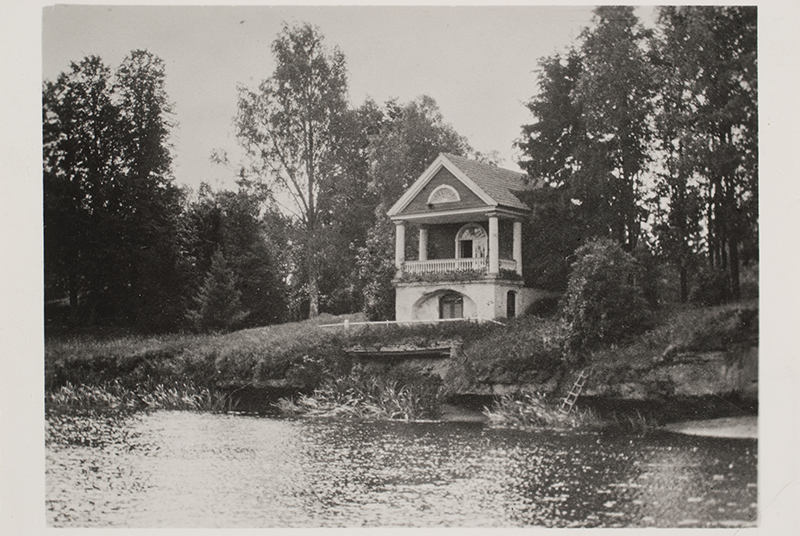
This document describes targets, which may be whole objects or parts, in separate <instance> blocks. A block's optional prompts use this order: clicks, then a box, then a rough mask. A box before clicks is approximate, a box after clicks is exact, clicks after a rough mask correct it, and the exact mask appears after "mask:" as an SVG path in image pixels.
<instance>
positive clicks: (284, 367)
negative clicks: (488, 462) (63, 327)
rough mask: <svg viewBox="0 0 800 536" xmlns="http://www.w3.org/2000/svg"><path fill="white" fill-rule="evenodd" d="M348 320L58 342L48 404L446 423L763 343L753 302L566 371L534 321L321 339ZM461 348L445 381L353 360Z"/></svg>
mask: <svg viewBox="0 0 800 536" xmlns="http://www.w3.org/2000/svg"><path fill="white" fill-rule="evenodd" d="M345 319H348V320H351V321H355V320H359V318H358V317H357V316H348V317H331V316H327V315H326V316H321V317H319V318H317V319H315V320H313V321H311V320H309V321H305V322H298V323H291V324H282V325H275V326H269V327H264V328H257V329H248V330H242V331H237V332H233V333H228V334H224V335H195V334H174V335H163V336H150V337H145V336H137V335H130V334H123V335H117V336H102V335H100V336H89V335H82V336H64V335H59V336H48V337H46V340H45V387H46V396H47V404H48V407H90V406H97V407H110V408H131V409H142V408H145V409H146V408H159V407H166V408H176V409H199V410H220V409H223V408H230V407H231V404H230V402H231V398H230V395H231V393H232V392H236V391H237V390H242V389H244V388H245V387H247V386H261V387H262V388H263V387H264V386H276V385H278V386H282V387H283V392H282V393H278V395H279V396H283V397H284V401H283V402H282V405H281V406H280V408H281V409H282V410H283V411H284V412H289V413H295V414H298V413H306V414H312V415H322V414H335V413H337V412H338V413H339V414H342V415H344V414H350V415H354V416H370V415H371V416H378V417H380V418H400V419H417V418H436V416H437V408H438V405H439V404H440V403H441V402H442V401H444V400H446V398H447V397H448V396H449V395H453V394H458V393H459V392H468V391H470V390H473V391H474V390H476V389H479V388H481V389H489V390H488V391H487V392H491V389H490V388H491V386H493V385H498V384H499V385H509V384H516V385H525V384H529V385H537V384H545V383H546V382H550V384H551V385H555V384H559V385H560V388H563V387H564V385H566V383H569V377H570V376H569V375H570V373H571V372H572V371H573V370H574V369H577V368H580V367H582V366H585V364H587V363H592V364H593V365H594V370H593V373H592V381H597V382H611V381H619V380H620V378H628V379H636V377H637V376H641V375H642V374H644V373H645V372H646V371H648V370H651V369H652V368H653V367H657V366H659V365H660V364H661V363H663V362H665V361H669V360H670V359H673V358H675V356H677V355H681V354H684V353H686V352H693V351H694V352H701V351H714V350H720V351H725V350H727V349H729V348H731V347H733V346H736V345H741V344H757V338H758V304H757V301H755V300H753V301H750V302H741V303H737V304H730V305H725V306H719V307H708V308H697V307H678V306H673V307H666V308H663V309H662V310H661V311H660V312H659V320H658V322H657V325H656V327H655V328H654V329H652V330H651V331H649V332H647V333H644V334H643V335H641V336H638V337H636V338H632V339H631V340H629V341H626V342H625V343H623V344H620V345H617V346H608V347H604V348H600V349H598V350H595V351H594V352H592V353H589V354H586V355H584V356H581V358H580V359H577V360H576V359H575V358H574V356H573V357H572V358H571V359H569V360H566V359H565V357H566V353H565V348H566V344H565V333H564V330H563V327H562V326H561V324H560V323H559V322H558V321H556V320H554V319H542V318H536V317H524V318H519V319H515V320H513V321H510V322H508V323H506V324H504V325H497V324H492V323H489V324H480V325H476V324H470V323H444V324H440V325H415V326H394V325H374V326H369V327H364V328H358V329H355V328H351V330H350V331H349V332H345V331H344V330H343V329H341V328H324V327H320V325H321V324H329V323H340V322H342V321H344V320H345ZM454 339H455V340H459V341H461V343H462V345H463V346H462V348H463V352H462V355H461V356H460V358H459V359H458V360H457V363H454V364H453V366H452V367H451V368H452V371H450V372H449V373H448V374H449V375H445V377H440V376H437V375H436V374H435V373H432V372H431V371H430V370H429V369H430V368H431V367H429V366H427V365H420V364H414V363H400V364H397V365H390V366H385V367H383V368H382V369H379V370H371V371H367V370H365V369H364V367H362V366H361V365H358V364H356V363H355V362H354V361H353V359H352V358H351V357H349V356H348V354H347V353H346V352H345V349H346V348H347V347H349V346H357V345H360V346H364V347H369V346H383V345H398V344H415V345H426V344H429V343H433V342H438V341H445V340H454ZM567 362H569V363H570V364H569V365H567V364H566V363H567ZM276 392H278V391H276ZM287 392H288V393H289V394H290V395H291V396H286V393H287ZM278 395H276V397H275V398H274V400H264V401H263V406H264V407H270V405H271V404H273V403H274V402H276V401H277V399H278V397H279V396H278ZM259 396H260V395H259ZM529 396H530V395H529ZM557 400H558V397H557V393H555V392H551V396H550V397H548V399H547V400H539V399H537V400H534V399H533V398H529V399H527V400H526V399H525V397H524V396H519V397H517V398H516V399H514V398H513V397H511V398H508V399H499V400H498V402H497V404H496V406H495V407H493V408H490V415H489V417H490V419H492V420H493V421H495V422H496V423H498V424H499V423H501V422H506V423H507V424H509V425H513V423H515V422H516V423H517V425H521V424H520V423H522V422H523V421H525V420H527V421H530V422H533V423H537V422H538V423H540V424H542V425H553V424H554V422H548V419H550V417H551V416H552V415H551V413H552V411H551V410H552V409H553V408H554V407H555V406H556V404H557ZM576 418H578V420H580V419H583V417H576ZM584 421H585V422H584V424H586V423H588V422H590V421H592V417H591V416H586V417H585V419H584Z"/></svg>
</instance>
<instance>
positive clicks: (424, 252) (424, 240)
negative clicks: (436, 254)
mask: <svg viewBox="0 0 800 536" xmlns="http://www.w3.org/2000/svg"><path fill="white" fill-rule="evenodd" d="M419 260H421V261H427V260H428V228H427V227H424V226H423V227H420V228H419Z"/></svg>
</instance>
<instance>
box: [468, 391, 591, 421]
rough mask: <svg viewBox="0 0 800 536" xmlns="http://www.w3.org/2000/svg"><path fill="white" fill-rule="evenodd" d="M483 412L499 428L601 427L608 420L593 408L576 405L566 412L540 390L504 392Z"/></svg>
mask: <svg viewBox="0 0 800 536" xmlns="http://www.w3.org/2000/svg"><path fill="white" fill-rule="evenodd" d="M483 414H484V415H486V417H487V418H488V419H489V424H490V426H494V427H497V428H521V429H534V428H599V427H602V426H604V425H605V423H604V422H603V421H602V420H601V419H600V418H598V417H597V415H596V414H595V413H594V412H593V411H592V410H590V409H581V408H573V410H572V411H571V412H570V413H568V414H564V413H562V412H561V411H559V409H558V404H557V403H552V402H549V401H548V400H547V398H546V397H545V396H544V395H542V394H539V393H523V394H519V395H504V396H502V397H501V398H500V399H499V400H497V402H496V403H495V405H494V406H493V407H492V408H484V410H483Z"/></svg>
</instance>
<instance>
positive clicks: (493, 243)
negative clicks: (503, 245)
mask: <svg viewBox="0 0 800 536" xmlns="http://www.w3.org/2000/svg"><path fill="white" fill-rule="evenodd" d="M498 223H499V222H498V219H497V216H489V273H490V274H497V273H499V272H500V226H499V225H498Z"/></svg>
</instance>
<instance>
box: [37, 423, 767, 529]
mask: <svg viewBox="0 0 800 536" xmlns="http://www.w3.org/2000/svg"><path fill="white" fill-rule="evenodd" d="M46 437H47V450H46V452H47V465H46V467H47V506H48V522H49V524H50V525H52V526H58V527H62V526H64V527H68V526H112V527H201V526H202V527H299V526H326V527H336V526H548V527H550V526H552V527H572V526H575V527H578V526H580V527H614V526H684V525H685V526H728V525H735V526H742V525H744V524H747V523H749V522H750V520H752V519H753V517H754V516H755V513H756V507H755V501H756V492H757V489H756V487H755V482H756V442H755V441H753V440H727V439H719V438H698V437H685V436H679V435H673V434H650V435H647V436H643V437H630V436H623V435H613V434H597V433H582V434H577V433H556V432H536V433H529V432H520V431H500V430H492V429H488V428H485V427H484V426H482V425H480V424H464V423H462V424H457V423H416V424H406V423H341V422H327V421H305V420H279V419H267V418H257V417H245V416H225V415H210V414H196V413H189V412H156V413H152V414H133V415H127V416H125V415H102V414H88V415H58V414H53V415H49V416H48V418H47V436H46Z"/></svg>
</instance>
